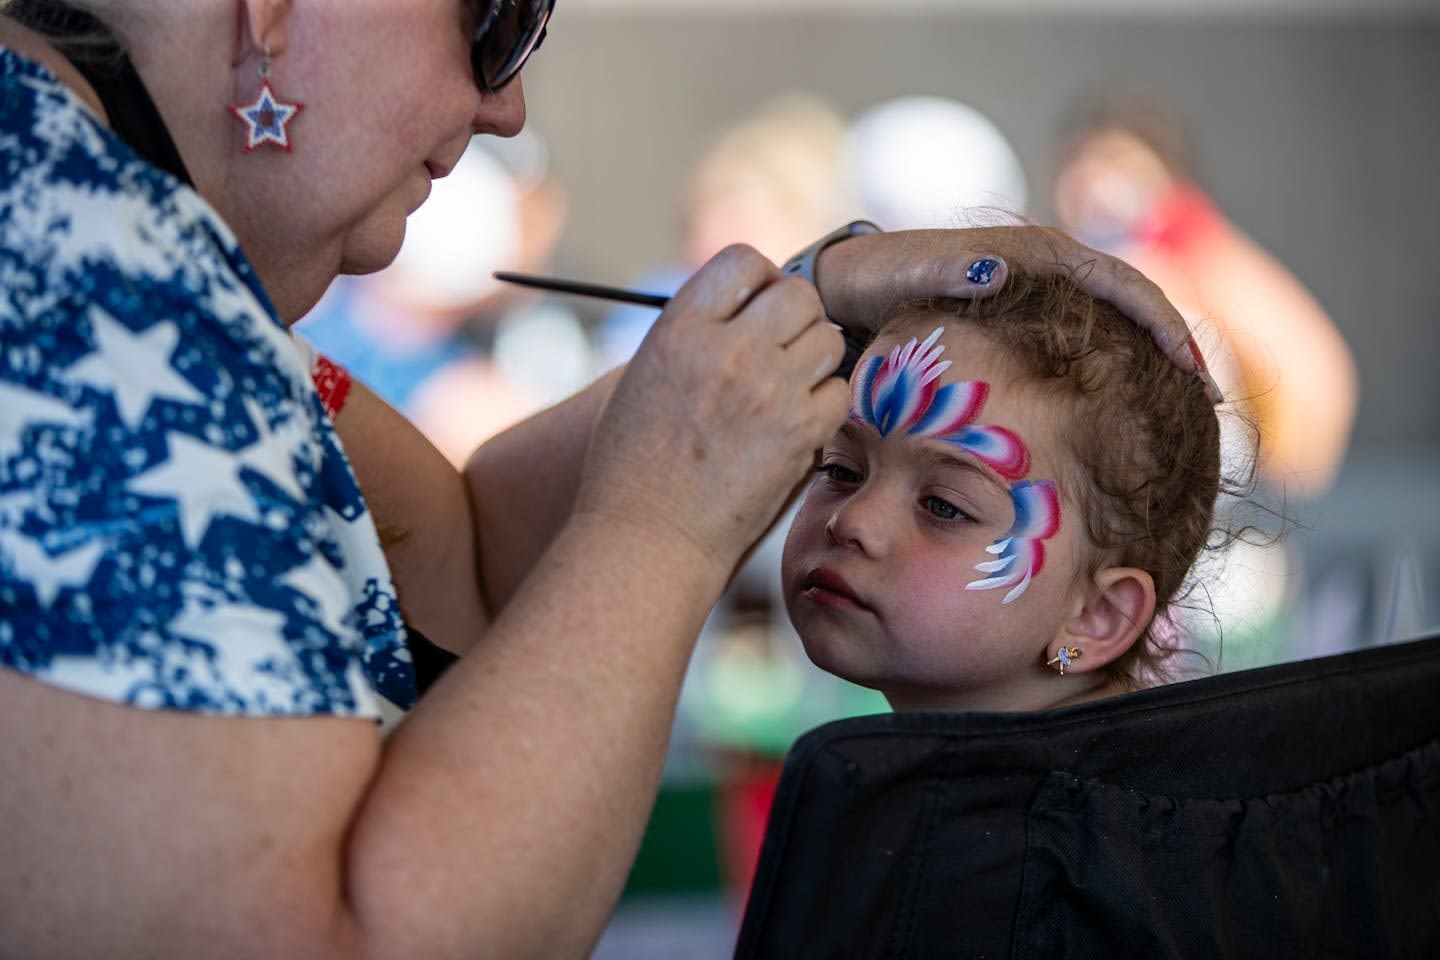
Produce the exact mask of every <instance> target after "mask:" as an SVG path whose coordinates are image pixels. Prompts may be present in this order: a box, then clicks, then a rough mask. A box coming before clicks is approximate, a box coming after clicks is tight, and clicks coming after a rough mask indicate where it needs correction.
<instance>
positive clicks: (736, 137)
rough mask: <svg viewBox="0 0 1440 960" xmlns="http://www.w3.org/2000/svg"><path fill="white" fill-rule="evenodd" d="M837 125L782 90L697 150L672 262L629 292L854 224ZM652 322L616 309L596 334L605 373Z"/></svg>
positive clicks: (806, 97) (779, 252)
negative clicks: (749, 250)
mask: <svg viewBox="0 0 1440 960" xmlns="http://www.w3.org/2000/svg"><path fill="white" fill-rule="evenodd" d="M844 136H845V118H844V117H843V115H841V114H840V113H839V112H838V111H837V110H835V108H834V107H832V106H831V105H830V104H829V103H827V102H826V101H825V100H824V99H822V98H820V97H818V96H816V95H814V94H810V93H805V92H803V91H798V90H796V91H789V92H786V93H783V94H780V95H778V96H776V97H774V98H772V99H770V100H767V101H765V102H764V103H762V104H761V105H760V106H759V107H757V108H756V109H755V110H754V111H753V112H752V113H750V114H749V115H747V116H745V117H743V118H742V119H741V120H740V121H738V122H737V123H735V124H734V125H733V126H731V127H729V128H727V129H725V130H723V131H721V132H720V133H719V134H718V135H717V136H716V137H715V138H714V139H713V140H712V141H711V142H710V144H709V146H708V147H706V148H705V150H704V152H703V153H702V154H701V156H700V158H699V160H698V161H697V162H696V163H695V166H694V168H693V169H692V170H691V171H690V173H689V175H688V176H687V178H686V183H685V187H684V192H683V195H682V197H681V202H680V208H681V210H682V211H683V213H682V216H681V219H680V221H679V224H678V226H679V233H680V236H679V240H678V242H677V243H676V245H675V254H674V257H673V258H672V259H670V260H669V261H667V262H664V263H660V264H657V265H655V266H654V267H652V268H650V269H648V270H646V271H644V272H643V273H641V274H640V275H639V276H637V277H635V278H634V279H633V281H632V283H631V285H632V286H634V287H635V288H637V289H640V290H646V291H650V292H653V293H664V294H671V293H674V292H675V291H676V290H678V289H680V285H681V284H683V283H684V282H685V281H686V280H687V279H689V277H690V275H691V274H692V273H694V272H695V270H696V269H698V268H699V266H700V265H701V264H703V263H704V262H705V261H707V260H709V259H710V258H711V257H712V256H714V255H715V254H716V253H718V252H720V251H721V250H723V249H724V248H725V247H727V246H729V245H730V244H732V243H748V244H749V245H750V246H752V247H754V248H755V249H757V250H759V251H760V252H761V253H762V254H764V255H765V256H766V257H769V258H770V259H771V260H773V261H774V262H776V263H784V262H785V260H786V258H787V257H789V256H790V255H791V254H792V253H794V252H795V251H796V250H799V249H801V248H802V247H804V246H805V245H806V244H808V243H810V242H811V241H812V240H814V239H815V238H816V237H817V236H823V235H824V234H826V233H828V232H829V231H831V230H833V229H834V228H835V226H836V225H837V224H840V223H843V222H845V221H846V220H853V219H855V216H856V213H855V208H854V205H853V204H852V203H850V202H849V201H848V199H847V197H846V196H845V194H844V191H843V187H842V182H841V168H840V163H841V144H842V142H843V139H844ZM657 316H659V311H658V310H653V309H650V308H648V307H630V306H625V307H616V308H614V309H612V310H610V311H608V312H607V313H606V314H605V316H604V318H603V319H602V321H601V323H600V327H599V329H598V331H597V350H598V352H599V354H600V356H601V358H602V362H603V363H604V364H605V365H607V366H613V365H615V364H619V363H623V362H624V361H625V360H628V359H629V358H630V355H631V354H632V353H634V352H635V348H636V346H638V345H639V343H640V340H641V339H642V338H643V337H644V336H645V331H646V330H648V329H650V324H652V323H653V322H654V321H655V318H656V317H657Z"/></svg>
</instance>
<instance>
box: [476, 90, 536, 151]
mask: <svg viewBox="0 0 1440 960" xmlns="http://www.w3.org/2000/svg"><path fill="white" fill-rule="evenodd" d="M472 126H473V129H474V131H475V132H476V133H488V134H490V135H492V136H496V137H513V136H515V134H517V133H519V132H520V130H521V128H523V127H524V126H525V88H524V86H523V85H522V84H521V82H520V78H519V77H518V76H517V77H516V78H515V79H514V80H511V81H510V82H509V83H507V84H506V85H505V86H503V87H501V88H500V90H498V91H497V92H495V93H482V94H480V107H479V109H478V110H476V111H475V119H474V121H473V124H472Z"/></svg>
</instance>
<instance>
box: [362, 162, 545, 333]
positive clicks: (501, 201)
mask: <svg viewBox="0 0 1440 960" xmlns="http://www.w3.org/2000/svg"><path fill="white" fill-rule="evenodd" d="M519 244H520V214H519V200H518V197H517V191H516V188H515V184H514V180H513V179H512V177H511V175H510V174H509V173H508V172H507V171H506V169H505V167H504V166H503V165H502V164H501V162H500V160H498V159H497V158H496V156H495V155H494V154H493V153H491V152H490V151H489V150H487V149H486V148H485V147H483V146H480V145H479V144H478V143H477V142H476V141H475V140H472V141H471V143H470V148H469V149H468V150H466V151H465V154H464V156H462V157H461V158H460V162H459V163H458V164H456V165H455V169H454V170H452V171H451V172H450V175H449V176H448V177H443V178H441V179H439V180H436V181H435V182H434V184H433V185H432V187H431V191H430V197H429V199H428V200H426V201H425V202H424V203H423V204H422V205H421V206H420V209H418V210H416V211H415V212H414V213H412V214H411V215H410V219H409V220H408V221H406V225H405V242H404V243H403V244H401V246H400V253H399V255H397V256H396V257H395V262H394V263H392V264H391V265H390V266H389V267H388V268H387V270H388V271H389V272H391V273H392V274H393V279H394V280H395V281H396V282H398V283H401V284H403V285H404V289H405V298H406V300H407V301H408V302H409V303H411V304H414V305H416V306H419V307H424V308H427V309H432V310H449V309H458V308H462V307H466V306H468V305H470V304H473V303H476V302H478V301H480V300H483V299H484V298H485V297H486V296H488V295H489V294H490V293H492V292H493V291H494V290H495V289H496V288H497V287H498V286H499V281H497V280H495V279H494V278H493V277H492V276H491V273H493V272H494V271H496V270H500V269H504V268H505V267H506V266H507V265H509V264H510V262H511V260H512V259H513V257H514V251H515V249H516V248H517V247H518V246H519Z"/></svg>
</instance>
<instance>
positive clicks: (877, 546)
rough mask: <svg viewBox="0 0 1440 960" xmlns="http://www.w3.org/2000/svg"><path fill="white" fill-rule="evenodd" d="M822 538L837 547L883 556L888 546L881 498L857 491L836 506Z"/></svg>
mask: <svg viewBox="0 0 1440 960" xmlns="http://www.w3.org/2000/svg"><path fill="white" fill-rule="evenodd" d="M825 535H826V536H828V537H829V538H830V542H831V543H834V544H835V545H837V546H841V547H847V548H855V549H858V550H860V551H861V552H862V553H865V554H868V555H870V556H882V555H883V554H884V552H885V549H886V547H887V545H888V543H889V536H888V533H887V528H886V524H885V516H884V510H883V503H882V498H881V497H880V496H878V491H871V490H868V489H860V490H857V491H856V492H855V493H854V494H853V495H851V496H849V497H847V498H845V500H844V501H843V502H841V503H839V504H836V506H835V509H834V511H833V512H832V513H831V514H830V519H829V521H827V522H826V524H825Z"/></svg>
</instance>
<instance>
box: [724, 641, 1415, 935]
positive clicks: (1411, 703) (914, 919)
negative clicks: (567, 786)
mask: <svg viewBox="0 0 1440 960" xmlns="http://www.w3.org/2000/svg"><path fill="white" fill-rule="evenodd" d="M1057 680H1058V678H1057ZM735 955H736V957H737V958H743V960H781V958H783V960H799V958H821V957H826V958H828V957H885V958H897V960H899V958H906V960H909V958H915V960H919V958H938V957H947V958H948V957H1014V958H1027V960H1029V958H1035V960H1038V958H1046V960H1049V958H1075V957H1107V958H1127V957H1134V958H1142V957H1143V958H1154V957H1206V958H1213V957H1407V958H1408V957H1416V958H1419V957H1440V636H1436V637H1431V638H1429V639H1424V640H1417V641H1414V642H1411V643H1405V644H1396V645H1391V646H1384V647H1372V648H1367V649H1364V650H1361V651H1358V652H1354V653H1348V654H1342V655H1339V656H1333V657H1326V658H1322V659H1317V660H1309V661H1303V662H1299V663H1292V664H1285V665H1281V666H1276V667H1268V668H1264V669H1259V670H1249V671H1244V672H1240V673H1233V674H1224V675H1220V676H1216V677H1210V678H1206V679H1203V680H1197V681H1192V682H1189V683H1183V684H1175V685H1172V686H1168V687H1161V688H1157V689H1154V690H1147V691H1143V692H1140V693H1136V694H1131V695H1128V696H1124V697H1118V698H1114V699H1111V700H1106V701H1100V702H1096V703H1089V704H1082V705H1080V706H1076V707H1071V708H1066V709H1063V710H1056V711H1050V712H1046V713H1024V714H954V715H938V714H911V715H884V716H875V717H861V718H855V719H850V720H842V721H838V722H835V723H831V724H827V725H825V726H823V727H820V728H818V729H816V730H813V731H811V732H810V733H808V734H806V735H805V736H804V737H802V738H801V739H800V740H799V741H798V742H797V743H796V745H795V747H794V749H793V750H792V751H791V754H790V756H789V757H788V758H787V761H786V766H785V771H784V775H783V777H782V779H781V782H780V786H779V790H778V791H777V794H776V798H775V805H774V808H773V810H772V813H771V818H770V823H769V827H768V831H767V834H766V837H765V843H764V847H763V850H762V852H761V857H760V864H759V867H758V871H757V875H756V877H755V880H754V883H753V886H752V888H751V894H750V899H749V902H748V904H747V908H746V912H745V916H744V920H743V924H742V929H741V933H740V938H739V942H738V944H737V948H736V954H735Z"/></svg>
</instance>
